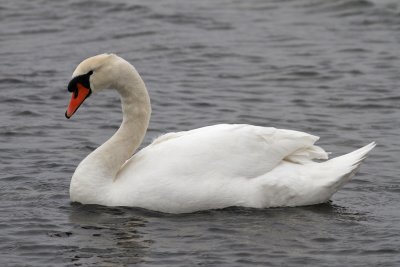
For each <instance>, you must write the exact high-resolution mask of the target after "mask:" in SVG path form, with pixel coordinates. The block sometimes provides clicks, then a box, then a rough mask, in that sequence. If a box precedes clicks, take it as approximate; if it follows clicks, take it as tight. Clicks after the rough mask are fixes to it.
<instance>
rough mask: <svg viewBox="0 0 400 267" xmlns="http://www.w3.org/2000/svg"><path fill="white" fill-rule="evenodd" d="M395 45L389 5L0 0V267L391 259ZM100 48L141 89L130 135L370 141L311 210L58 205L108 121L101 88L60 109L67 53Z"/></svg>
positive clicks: (395, 19)
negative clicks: (252, 130)
mask: <svg viewBox="0 0 400 267" xmlns="http://www.w3.org/2000/svg"><path fill="white" fill-rule="evenodd" d="M399 44H400V3H399V2H398V1H397V0H389V1H378V0H374V1H372V0H334V1H325V0H315V1H313V0H297V1H278V0H276V1H261V0H260V1H238V0H226V1H213V0H205V1H203V0H202V1H195V0H185V1H184V0H180V1H179V0H178V1H173V0H167V1H162V3H161V1H154V0H150V1H146V2H145V1H142V2H137V3H135V1H128V0H125V1H124V0H118V1H113V2H111V1H76V0H68V1H50V0H37V1H30V0H21V1H20V0H16V1H6V0H0V126H1V127H0V155H1V157H0V190H1V191H0V263H1V264H0V265H1V266H90V265H92V266H128V265H134V264H138V265H140V266H156V265H158V266H194V265H200V266H306V265H307V266H400V255H399V253H400V248H399V247H400V224H399V223H400V211H399V208H400V203H399V193H400V177H399V176H400V168H399V167H400V166H399V156H400V147H399V145H400V139H399V129H400V110H399V108H400V104H399V101H400V92H399V77H400V46H399ZM104 52H114V53H117V54H119V55H120V56H122V57H124V58H125V59H127V60H128V61H130V62H132V63H133V64H134V65H135V66H136V68H137V69H138V71H139V72H140V73H141V75H142V77H143V79H144V80H145V82H146V84H147V87H148V89H149V91H150V96H151V98H152V106H153V116H152V120H151V125H150V128H149V131H148V133H147V136H146V139H145V142H144V145H146V144H148V143H149V142H151V140H152V139H154V138H155V137H157V136H158V135H160V134H162V133H165V132H169V131H180V130H187V129H192V128H196V127H201V126H205V125H210V124H215V123H222V122H224V123H248V124H256V125H263V126H274V127H278V128H287V129H295V130H300V131H306V132H309V133H312V134H315V135H318V136H321V140H320V141H319V144H320V145H321V146H323V147H324V148H325V149H326V150H327V151H332V156H337V155H340V154H344V153H346V152H349V151H351V150H354V149H356V148H358V147H361V146H363V145H365V144H367V143H369V142H371V141H373V140H375V141H376V142H377V143H378V144H379V145H378V146H377V147H376V149H375V150H374V151H373V152H372V153H371V154H370V157H369V158H368V159H367V160H366V161H365V163H364V165H363V166H362V168H361V170H360V172H359V173H358V175H357V176H356V177H354V179H352V180H351V182H350V183H349V184H347V185H346V186H345V187H344V188H343V189H342V190H340V191H339V192H338V193H337V194H335V195H334V196H333V198H332V201H331V202H329V203H326V204H322V205H316V206H309V207H298V208H275V209H262V210H257V209H245V208H235V207H233V208H228V209H224V210H212V211H203V212H197V213H193V214H183V215H168V214H162V213H157V212H151V211H146V210H141V209H135V208H106V207H101V206H95V205H93V206H84V205H79V204H71V203H70V201H69V195H68V190H69V182H70V177H71V175H72V174H73V172H74V170H75V168H76V166H77V165H78V163H79V162H80V161H81V160H82V159H83V158H84V157H85V156H86V155H87V154H88V153H90V152H91V151H92V150H93V149H95V148H96V147H97V146H98V145H100V144H101V143H103V142H104V141H105V140H106V139H107V138H109V137H110V136H111V135H112V134H113V132H114V131H115V130H116V129H117V128H118V126H119V123H120V122H121V108H120V103H119V98H118V96H117V95H116V94H115V93H112V92H109V93H102V94H100V95H96V96H93V97H91V98H89V99H88V100H87V101H86V102H85V104H84V105H83V106H82V107H81V108H80V109H79V110H78V112H77V113H76V114H75V116H74V117H73V118H72V119H71V120H66V119H65V118H64V112H65V109H66V106H67V103H68V101H69V98H70V94H69V93H68V92H67V90H66V86H67V84H68V81H69V79H70V77H71V74H72V72H73V70H74V69H75V67H76V65H77V64H78V63H79V62H80V61H81V60H83V59H85V58H87V57H89V56H93V55H96V54H99V53H104Z"/></svg>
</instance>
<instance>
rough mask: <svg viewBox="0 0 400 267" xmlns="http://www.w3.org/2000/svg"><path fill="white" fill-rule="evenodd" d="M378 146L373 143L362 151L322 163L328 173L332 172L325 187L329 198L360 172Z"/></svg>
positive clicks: (358, 150)
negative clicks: (368, 156) (328, 192)
mask: <svg viewBox="0 0 400 267" xmlns="http://www.w3.org/2000/svg"><path fill="white" fill-rule="evenodd" d="M375 146H376V143H375V142H372V143H370V144H368V145H366V146H364V147H362V148H360V149H357V150H355V151H353V152H350V153H348V154H345V155H342V156H339V157H336V158H333V159H331V160H328V161H326V162H324V163H322V164H321V165H322V167H323V168H324V169H325V170H326V171H330V172H331V174H333V175H329V176H328V177H329V179H328V182H327V183H326V184H325V185H324V186H325V187H326V188H327V189H328V190H329V191H330V194H329V197H330V196H332V195H333V194H334V193H335V192H337V191H338V190H339V189H340V188H341V187H342V186H343V185H344V184H346V183H347V182H348V181H349V180H350V178H351V177H353V176H354V174H355V173H356V172H357V171H358V169H359V168H360V165H361V163H362V162H363V161H364V160H365V159H366V157H367V154H368V153H369V152H370V151H371V150H372V149H373V148H374V147H375Z"/></svg>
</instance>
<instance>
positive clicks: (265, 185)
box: [66, 54, 375, 213]
mask: <svg viewBox="0 0 400 267" xmlns="http://www.w3.org/2000/svg"><path fill="white" fill-rule="evenodd" d="M84 85H86V86H84ZM85 88H86V90H85ZM107 88H114V89H116V90H117V91H118V92H119V93H120V95H121V102H122V110H123V121H122V124H121V127H120V128H119V129H118V131H117V132H116V133H115V134H114V135H113V136H112V137H111V138H110V139H109V140H108V141H107V142H105V143H104V144H103V145H102V146H100V147H99V148H97V149H96V150H95V151H94V152H92V153H91V154H89V155H88V156H87V157H86V158H85V159H84V160H83V161H82V162H81V163H80V164H79V166H78V168H77V169H76V171H75V173H74V175H73V177H72V180H71V186H70V197H71V200H72V201H76V202H81V203H83V204H100V205H105V206H131V207H142V208H146V209H150V210H156V211H161V212H168V213H184V212H194V211H199V210H207V209H217V208H225V207H229V206H244V207H254V208H265V207H279V206H300V205H311V204H318V203H323V202H326V201H327V200H329V198H330V197H331V196H332V195H333V194H334V193H335V192H336V191H337V190H339V189H340V188H341V187H342V186H343V185H344V184H345V183H346V182H347V181H348V180H349V179H350V178H351V177H352V176H353V175H354V173H355V172H356V171H357V169H358V167H359V165H360V164H361V162H362V161H363V159H364V158H365V157H366V155H367V153H368V152H369V151H370V150H371V149H373V148H374V146H375V143H371V144H369V145H367V146H365V147H363V148H360V149H358V150H356V151H353V152H351V153H349V154H346V155H343V156H340V157H337V158H334V159H331V160H327V159H328V153H326V152H325V151H324V150H323V149H322V148H320V147H318V146H316V145H315V142H316V141H317V140H318V139H319V138H318V137H316V136H313V135H310V134H307V133H303V132H298V131H292V130H282V129H275V128H271V127H260V126H252V125H244V124H219V125H213V126H207V127H203V128H199V129H195V130H190V131H183V132H176V133H168V134H165V135H163V136H160V137H159V138H157V139H156V140H154V141H153V142H152V143H151V144H150V145H149V146H147V147H145V148H143V149H142V150H140V151H139V152H137V153H136V154H134V155H133V156H132V154H133V153H134V152H135V150H136V149H137V148H138V147H139V145H140V143H141V142H142V140H143V137H144V135H145V133H146V130H147V127H148V123H149V120H150V114H151V106H150V99H149V96H148V93H147V90H146V87H145V85H144V82H143V81H142V79H141V78H140V76H139V74H138V73H137V71H136V70H135V68H134V67H133V66H132V65H130V64H129V63H128V62H127V61H125V60H124V59H122V58H120V57H118V56H116V55H113V54H102V55H98V56H95V57H92V58H89V59H86V60H84V61H83V62H82V63H81V64H79V65H78V67H77V69H76V70H75V72H74V74H73V79H72V80H71V82H70V84H69V86H68V90H69V91H71V92H73V96H72V98H71V102H70V106H69V107H68V110H67V113H66V116H67V117H68V118H69V117H71V116H72V115H73V114H74V112H75V111H76V110H77V108H78V107H79V106H80V104H81V103H82V102H83V101H84V100H85V99H86V98H87V97H88V96H89V95H90V94H91V93H92V92H93V93H95V92H98V91H101V90H103V89H107ZM74 101H75V102H74ZM314 160H319V161H321V160H326V161H323V162H316V161H314Z"/></svg>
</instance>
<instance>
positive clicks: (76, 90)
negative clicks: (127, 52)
mask: <svg viewBox="0 0 400 267" xmlns="http://www.w3.org/2000/svg"><path fill="white" fill-rule="evenodd" d="M121 63H125V64H126V63H127V62H126V61H125V60H123V59H122V58H120V57H118V56H116V55H114V54H101V55H97V56H94V57H90V58H87V59H85V60H84V61H82V62H81V63H80V64H79V65H78V66H77V67H76V69H75V71H74V72H73V74H72V79H71V81H70V82H69V84H68V91H69V92H71V93H72V96H71V100H70V102H69V105H68V108H67V111H66V112H65V117H67V118H68V119H69V118H71V116H72V115H73V114H74V113H75V112H76V111H77V110H78V108H79V107H80V105H81V104H82V103H83V102H84V101H85V100H86V98H88V97H89V96H90V95H91V94H93V93H97V92H99V91H102V90H104V89H107V88H112V87H115V86H116V85H115V82H116V81H118V77H119V76H120V75H121V73H120V71H119V70H120V69H121ZM128 64H129V63H128ZM129 65H130V64H129Z"/></svg>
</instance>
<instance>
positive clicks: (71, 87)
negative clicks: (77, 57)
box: [68, 70, 93, 98]
mask: <svg viewBox="0 0 400 267" xmlns="http://www.w3.org/2000/svg"><path fill="white" fill-rule="evenodd" d="M92 74H93V71H92V70H91V71H89V72H88V73H86V74H83V75H79V76H76V77H74V78H73V79H72V80H71V81H70V82H69V84H68V91H69V92H71V93H74V98H77V97H78V86H77V83H80V84H82V85H83V86H85V87H86V88H88V89H90V81H89V79H90V75H92Z"/></svg>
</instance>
